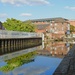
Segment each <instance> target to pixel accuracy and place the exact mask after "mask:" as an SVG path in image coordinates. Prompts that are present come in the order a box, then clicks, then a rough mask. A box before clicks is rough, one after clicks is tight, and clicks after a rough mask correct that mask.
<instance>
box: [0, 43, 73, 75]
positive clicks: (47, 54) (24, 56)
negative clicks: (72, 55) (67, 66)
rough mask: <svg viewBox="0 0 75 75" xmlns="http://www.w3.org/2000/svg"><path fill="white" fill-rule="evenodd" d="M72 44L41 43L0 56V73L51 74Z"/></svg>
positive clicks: (5, 74)
mask: <svg viewBox="0 0 75 75" xmlns="http://www.w3.org/2000/svg"><path fill="white" fill-rule="evenodd" d="M72 46H73V44H69V43H64V42H51V43H45V44H44V43H42V45H40V46H36V47H32V48H27V49H25V50H21V51H18V52H13V53H9V54H5V55H1V56H0V75H53V73H54V71H55V70H56V68H57V67H58V65H59V64H60V62H61V61H62V59H63V58H64V56H65V55H66V54H67V53H68V52H69V50H70V48H71V47H72Z"/></svg>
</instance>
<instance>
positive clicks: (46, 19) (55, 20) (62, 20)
mask: <svg viewBox="0 0 75 75" xmlns="http://www.w3.org/2000/svg"><path fill="white" fill-rule="evenodd" d="M31 21H32V22H37V21H40V22H41V21H42V22H43V21H47V22H50V21H54V22H66V21H68V19H65V18H45V19H34V20H31Z"/></svg>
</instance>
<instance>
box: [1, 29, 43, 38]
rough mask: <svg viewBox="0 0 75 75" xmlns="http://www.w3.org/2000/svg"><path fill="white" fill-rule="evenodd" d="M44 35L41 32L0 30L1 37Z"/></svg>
mask: <svg viewBox="0 0 75 75" xmlns="http://www.w3.org/2000/svg"><path fill="white" fill-rule="evenodd" d="M30 37H42V34H41V33H35V32H33V33H32V32H20V31H7V30H0V38H30Z"/></svg>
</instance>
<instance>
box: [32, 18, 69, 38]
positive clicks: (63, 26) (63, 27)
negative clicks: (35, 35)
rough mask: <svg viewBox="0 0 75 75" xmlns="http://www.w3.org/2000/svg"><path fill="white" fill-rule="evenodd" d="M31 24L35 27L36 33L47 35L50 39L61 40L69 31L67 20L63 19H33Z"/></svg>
mask: <svg viewBox="0 0 75 75" xmlns="http://www.w3.org/2000/svg"><path fill="white" fill-rule="evenodd" d="M32 23H34V24H35V25H36V27H37V29H36V32H39V33H47V35H48V36H49V37H50V38H63V37H64V36H65V34H66V33H67V31H70V25H69V23H68V20H67V19H64V18H47V19H35V20H32ZM58 35H59V36H58Z"/></svg>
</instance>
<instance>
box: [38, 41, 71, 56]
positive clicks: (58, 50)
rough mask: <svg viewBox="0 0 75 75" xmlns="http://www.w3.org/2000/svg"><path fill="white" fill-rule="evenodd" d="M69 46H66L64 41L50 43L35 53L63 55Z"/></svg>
mask: <svg viewBox="0 0 75 75" xmlns="http://www.w3.org/2000/svg"><path fill="white" fill-rule="evenodd" d="M69 49H70V47H69V46H68V47H67V46H66V45H65V43H62V42H60V43H55V42H54V43H50V44H48V45H46V48H45V49H44V50H38V51H37V53H38V54H40V55H51V56H57V57H63V56H65V55H66V54H67V52H68V51H69Z"/></svg>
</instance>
